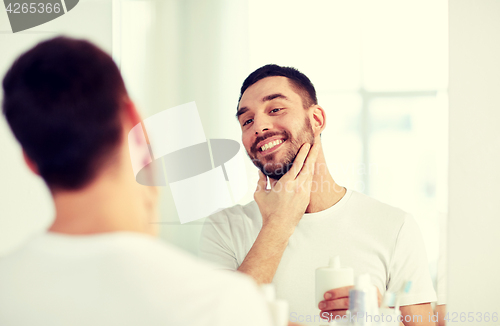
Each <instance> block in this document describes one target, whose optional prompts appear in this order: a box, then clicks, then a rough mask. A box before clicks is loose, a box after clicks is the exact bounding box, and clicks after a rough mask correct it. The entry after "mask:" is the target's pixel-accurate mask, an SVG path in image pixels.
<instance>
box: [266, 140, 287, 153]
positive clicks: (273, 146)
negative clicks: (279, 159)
mask: <svg viewBox="0 0 500 326" xmlns="http://www.w3.org/2000/svg"><path fill="white" fill-rule="evenodd" d="M283 143H284V140H282V139H278V140H274V141H270V142H269V143H267V144H264V145H263V146H261V147H260V151H261V152H271V151H272V150H273V149H276V148H278V147H279V145H281V144H283Z"/></svg>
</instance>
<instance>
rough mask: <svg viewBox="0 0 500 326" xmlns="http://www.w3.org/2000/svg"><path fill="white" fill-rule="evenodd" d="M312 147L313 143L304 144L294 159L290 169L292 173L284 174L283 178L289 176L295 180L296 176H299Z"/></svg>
mask: <svg viewBox="0 0 500 326" xmlns="http://www.w3.org/2000/svg"><path fill="white" fill-rule="evenodd" d="M310 148H311V145H310V144H308V143H306V144H303V145H302V147H301V148H300V150H299V152H298V154H297V156H296V157H295V160H294V161H293V165H292V168H291V169H290V171H288V173H290V176H287V175H288V173H287V175H284V176H283V178H285V177H287V179H291V180H295V178H297V175H298V174H299V172H300V170H302V167H303V166H304V161H305V160H306V157H307V154H308V153H309V149H310Z"/></svg>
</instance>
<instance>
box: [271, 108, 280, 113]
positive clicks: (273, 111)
mask: <svg viewBox="0 0 500 326" xmlns="http://www.w3.org/2000/svg"><path fill="white" fill-rule="evenodd" d="M279 110H281V109H280V108H276V109H272V110H271V112H272V113H276V112H278V111H279Z"/></svg>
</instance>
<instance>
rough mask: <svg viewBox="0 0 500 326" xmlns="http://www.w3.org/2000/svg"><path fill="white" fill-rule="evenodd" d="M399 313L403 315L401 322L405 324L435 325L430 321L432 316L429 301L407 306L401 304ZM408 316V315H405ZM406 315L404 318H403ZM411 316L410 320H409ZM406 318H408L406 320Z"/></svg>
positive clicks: (412, 325) (414, 325)
mask: <svg viewBox="0 0 500 326" xmlns="http://www.w3.org/2000/svg"><path fill="white" fill-rule="evenodd" d="M399 309H400V310H401V315H402V316H403V319H404V321H403V324H404V325H405V326H435V325H436V323H434V322H432V321H430V320H432V319H429V318H430V316H432V314H433V312H432V307H431V304H430V303H421V304H414V305H409V306H401V307H400V308H399ZM406 316H408V317H406ZM405 317H406V319H405ZM410 318H411V320H410ZM406 320H410V321H409V322H407V321H406Z"/></svg>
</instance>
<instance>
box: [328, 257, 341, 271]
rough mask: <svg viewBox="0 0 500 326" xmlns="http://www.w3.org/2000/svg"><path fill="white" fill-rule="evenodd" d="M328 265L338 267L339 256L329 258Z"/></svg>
mask: <svg viewBox="0 0 500 326" xmlns="http://www.w3.org/2000/svg"><path fill="white" fill-rule="evenodd" d="M328 265H329V267H330V268H335V269H340V256H335V257H332V258H330V263H329V264H328Z"/></svg>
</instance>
